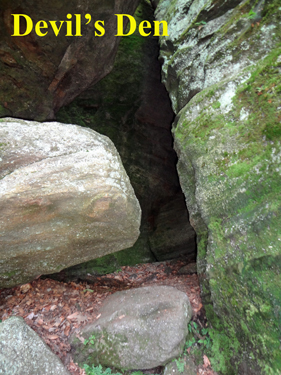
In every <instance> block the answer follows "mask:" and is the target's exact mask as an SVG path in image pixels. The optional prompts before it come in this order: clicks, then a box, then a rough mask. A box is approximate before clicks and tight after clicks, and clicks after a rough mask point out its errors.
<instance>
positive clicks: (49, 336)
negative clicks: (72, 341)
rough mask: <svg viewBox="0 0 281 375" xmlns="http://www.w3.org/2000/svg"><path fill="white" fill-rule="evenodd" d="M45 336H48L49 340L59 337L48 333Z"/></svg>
mask: <svg viewBox="0 0 281 375" xmlns="http://www.w3.org/2000/svg"><path fill="white" fill-rule="evenodd" d="M47 337H48V339H50V340H56V339H58V338H59V336H58V335H48V336H47Z"/></svg>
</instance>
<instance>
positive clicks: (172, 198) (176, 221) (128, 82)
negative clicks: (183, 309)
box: [57, 1, 196, 272]
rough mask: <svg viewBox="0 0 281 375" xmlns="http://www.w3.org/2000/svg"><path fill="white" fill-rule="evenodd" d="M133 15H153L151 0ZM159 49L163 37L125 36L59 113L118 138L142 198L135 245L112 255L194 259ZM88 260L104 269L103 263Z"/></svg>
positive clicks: (121, 260) (124, 259) (122, 259)
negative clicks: (92, 81) (94, 78)
mask: <svg viewBox="0 0 281 375" xmlns="http://www.w3.org/2000/svg"><path fill="white" fill-rule="evenodd" d="M134 17H135V19H136V21H137V22H138V23H140V22H141V21H143V20H149V21H150V22H153V10H152V8H151V7H150V5H149V4H148V2H147V1H141V3H140V6H139V7H138V8H137V11H136V13H135V15H134ZM158 54H159V48H158V40H157V38H154V37H153V36H150V37H148V38H144V37H142V36H140V35H139V34H138V33H137V32H136V33H135V34H134V35H132V36H130V37H126V38H123V39H122V41H121V43H120V46H119V50H118V53H117V56H116V61H115V65H114V68H113V70H112V72H111V73H110V74H109V75H108V76H107V77H105V78H104V79H103V80H101V81H100V82H99V83H98V84H97V85H95V86H93V87H91V88H90V89H88V90H87V91H85V92H84V93H83V94H81V95H80V96H79V97H78V98H77V99H76V100H75V101H74V102H73V103H71V104H70V105H69V106H67V107H64V108H62V109H61V111H59V112H58V114H57V118H58V120H59V121H61V122H66V123H68V122H69V121H74V122H75V123H77V124H79V125H83V126H88V127H90V128H92V129H94V130H96V131H98V132H100V133H102V134H105V135H107V136H108V137H109V138H110V139H111V140H112V141H113V142H114V144H115V146H116V148H117V150H118V152H119V153H120V156H121V158H122V162H123V164H124V167H125V169H126V171H127V173H128V175H129V178H130V181H131V183H132V186H133V188H134V190H135V193H136V196H137V198H138V199H139V202H140V205H141V208H142V224H141V235H140V237H139V239H138V241H137V242H136V244H135V245H134V247H133V248H131V249H128V251H126V252H125V251H123V252H122V254H117V253H116V254H115V255H114V258H115V259H112V260H111V261H110V262H112V261H113V264H119V265H120V264H121V265H125V264H128V260H129V261H130V263H131V264H133V263H134V264H136V263H139V262H140V261H143V262H147V261H151V260H154V261H155V260H159V261H161V260H166V259H173V258H176V257H179V256H180V255H182V256H188V257H190V258H192V259H193V260H195V259H196V249H195V233H194V230H193V228H192V227H191V225H190V223H189V221H188V213H187V210H186V204H185V199H184V195H183V193H182V191H181V188H180V184H179V180H178V175H177V171H176V160H177V159H176V153H175V151H174V150H173V139H172V136H171V123H172V121H173V118H174V114H173V111H172V109H171V103H170V100H169V97H168V94H167V91H166V90H165V87H164V85H163V84H161V82H160V79H161V66H160V63H159V61H158ZM94 263H95V262H94ZM107 263H108V262H107ZM108 264H109V263H108ZM119 267H120V266H117V268H119ZM85 268H87V269H88V270H89V267H88V265H83V266H81V270H78V269H76V270H75V272H84V269H85ZM91 268H92V270H93V272H95V270H98V271H99V272H100V270H101V267H100V265H96V267H95V266H94V264H92V266H91ZM103 269H104V271H106V270H107V268H103ZM72 271H73V270H70V272H72ZM88 272H90V271H88Z"/></svg>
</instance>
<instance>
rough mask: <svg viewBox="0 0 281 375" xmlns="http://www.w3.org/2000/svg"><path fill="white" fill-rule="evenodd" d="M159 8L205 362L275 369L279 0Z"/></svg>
mask: <svg viewBox="0 0 281 375" xmlns="http://www.w3.org/2000/svg"><path fill="white" fill-rule="evenodd" d="M156 14H157V18H159V19H167V20H168V21H169V27H170V29H169V32H170V36H169V37H166V38H162V39H161V56H162V59H163V62H164V65H163V78H164V81H165V84H166V87H167V89H168V90H169V92H170V95H171V99H172V102H173V107H174V109H175V111H176V112H177V118H176V121H175V125H174V136H175V148H176V151H177V154H178V156H179V163H178V171H179V175H180V181H181V185H182V188H183V190H184V193H185V197H186V201H187V206H188V209H189V212H190V215H191V218H190V219H191V223H192V225H193V226H194V228H195V230H196V233H197V238H198V271H199V274H200V277H201V284H202V289H203V293H202V297H203V299H204V303H205V308H206V310H207V316H208V319H209V320H210V322H211V324H212V326H213V328H214V330H213V334H212V338H213V342H214V345H213V359H212V363H213V365H214V367H215V368H216V369H217V370H220V371H221V372H222V373H224V374H228V375H230V374H280V369H281V355H280V353H281V352H280V339H281V326H280V321H281V320H280V319H281V308H280V306H281V295H280V290H281V278H280V266H281V250H280V244H281V242H280V241H281V230H280V228H281V202H280V183H281V178H280V173H281V131H280V129H281V125H280V121H281V112H280V111H281V103H280V95H281V80H280V73H281V49H280V42H281V28H280V25H281V22H280V21H281V8H280V3H279V1H274V0H272V1H266V2H263V1H259V2H257V1H256V2H255V1H242V2H241V1H216V2H213V1H211V2H210V1H207V0H206V1H205V0H198V1H191V0H190V1H188V0H186V1H180V0H178V1H173V2H169V1H164V0H162V1H160V3H159V6H158V8H157V11H156ZM196 94H197V95H196ZM187 103H188V104H187ZM186 104H187V105H186ZM218 348H221V350H222V352H221V354H220V355H219V353H218ZM216 350H217V352H216ZM222 357H223V359H222V360H221V358H222Z"/></svg>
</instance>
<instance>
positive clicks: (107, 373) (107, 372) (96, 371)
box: [83, 364, 144, 375]
mask: <svg viewBox="0 0 281 375" xmlns="http://www.w3.org/2000/svg"><path fill="white" fill-rule="evenodd" d="M83 369H84V370H85V372H86V374H87V375H124V374H125V373H126V374H130V375H144V374H143V372H142V371H132V372H131V371H125V370H121V371H122V372H112V369H111V368H109V367H106V368H104V367H102V365H98V366H95V365H92V366H89V365H86V364H85V365H84V366H83Z"/></svg>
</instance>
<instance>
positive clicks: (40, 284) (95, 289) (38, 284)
mask: <svg viewBox="0 0 281 375" xmlns="http://www.w3.org/2000/svg"><path fill="white" fill-rule="evenodd" d="M185 266H186V262H184V261H183V260H176V261H175V260H174V261H166V262H160V263H147V264H140V265H137V266H135V267H129V266H125V267H122V268H121V270H120V271H118V272H115V273H112V274H108V275H105V276H96V275H89V274H88V275H86V276H83V280H78V281H77V280H76V282H74V281H70V282H62V281H55V280H52V279H48V278H47V279H40V278H39V279H37V280H34V281H32V282H31V283H28V284H25V285H21V286H18V287H14V288H11V289H3V290H0V319H2V321H4V320H6V319H8V318H9V317H10V316H12V315H17V316H21V317H23V318H24V320H25V322H26V323H27V324H28V325H29V326H30V327H31V328H32V329H33V330H34V331H35V332H36V333H37V334H38V335H39V336H40V337H41V338H42V339H43V340H44V341H45V343H46V344H47V345H48V346H49V347H50V348H51V350H52V351H53V353H55V354H56V355H58V356H59V357H60V359H61V360H62V362H63V363H64V365H65V366H66V367H67V369H68V370H69V372H70V373H71V374H72V375H85V372H84V370H82V369H81V368H79V367H78V365H77V364H75V363H73V360H72V357H71V354H70V349H71V348H70V345H69V343H68V338H69V336H70V335H71V334H72V333H78V332H79V331H80V330H81V328H82V327H83V326H84V325H86V324H88V323H91V322H93V321H95V320H96V319H97V317H98V316H99V308H100V307H101V305H102V303H103V301H104V300H105V299H106V298H107V297H108V296H109V295H110V294H112V293H115V292H117V291H120V290H125V289H130V288H139V287H142V286H148V285H169V286H173V287H175V288H177V289H179V290H181V291H182V292H184V293H186V294H187V296H188V298H189V300H190V303H191V306H192V309H193V318H192V320H193V321H195V322H197V323H198V324H200V325H201V326H202V325H203V324H205V323H206V318H205V312H204V308H203V306H202V302H201V298H200V286H199V282H198V277H197V274H196V273H193V274H182V273H184V271H182V270H184V269H185ZM205 357H206V355H204V357H203V358H202V363H203V364H202V365H200V366H198V367H197V374H198V375H216V373H215V372H214V371H213V370H212V369H211V366H210V365H209V362H208V358H207V357H206V358H205ZM149 372H150V373H151V372H152V371H151V370H150V371H149ZM155 372H159V369H158V370H157V371H155Z"/></svg>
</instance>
